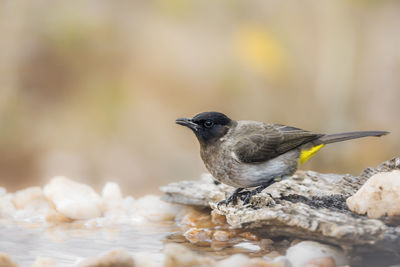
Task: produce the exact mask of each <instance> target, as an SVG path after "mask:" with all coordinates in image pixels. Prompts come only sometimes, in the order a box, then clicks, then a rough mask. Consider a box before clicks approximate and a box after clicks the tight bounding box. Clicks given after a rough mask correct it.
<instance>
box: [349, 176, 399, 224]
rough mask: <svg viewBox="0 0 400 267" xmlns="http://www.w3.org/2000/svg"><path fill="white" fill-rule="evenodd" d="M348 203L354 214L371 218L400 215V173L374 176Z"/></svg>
mask: <svg viewBox="0 0 400 267" xmlns="http://www.w3.org/2000/svg"><path fill="white" fill-rule="evenodd" d="M346 203H347V206H348V207H349V209H350V210H352V211H353V212H356V213H358V214H365V213H367V214H368V217H370V218H379V217H382V216H385V215H387V216H395V215H400V171H399V170H394V171H391V172H384V173H377V174H375V175H373V176H372V177H371V178H369V179H368V181H367V182H366V183H365V184H364V185H363V186H362V187H361V188H360V189H359V190H358V191H357V193H355V194H354V195H353V196H351V197H349V198H348V199H347V200H346Z"/></svg>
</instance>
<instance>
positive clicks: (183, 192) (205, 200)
mask: <svg viewBox="0 0 400 267" xmlns="http://www.w3.org/2000/svg"><path fill="white" fill-rule="evenodd" d="M215 186H216V185H215V183H214V179H213V177H212V176H211V175H210V174H203V175H202V178H201V180H200V181H197V182H196V181H182V182H178V183H171V184H169V185H167V186H162V187H160V190H161V191H162V192H164V195H163V196H162V200H165V201H167V202H171V203H179V204H186V205H193V206H208V205H209V202H210V201H220V200H222V199H223V198H224V197H225V194H224V192H223V191H220V190H215ZM220 186H221V187H224V186H225V185H223V184H221V185H220ZM226 188H227V189H228V188H229V186H226Z"/></svg>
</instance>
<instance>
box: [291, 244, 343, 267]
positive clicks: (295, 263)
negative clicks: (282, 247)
mask: <svg viewBox="0 0 400 267" xmlns="http://www.w3.org/2000/svg"><path fill="white" fill-rule="evenodd" d="M286 257H287V259H288V260H289V262H290V263H291V264H292V267H304V266H308V265H306V264H309V263H313V261H314V260H316V259H322V258H324V259H325V258H329V257H331V258H332V259H333V260H334V263H335V264H337V265H339V266H340V265H347V264H348V261H347V258H346V256H345V254H344V252H343V250H341V249H339V248H336V247H333V246H330V245H326V244H321V243H318V242H314V241H303V242H300V243H298V244H296V245H294V246H292V247H290V248H289V249H288V250H287V251H286ZM317 262H318V261H317ZM323 262H325V263H326V264H328V263H329V262H328V260H323ZM314 263H315V262H314ZM316 266H319V265H316ZM321 266H325V265H321ZM327 266H330V265H327ZM334 266H335V265H334Z"/></svg>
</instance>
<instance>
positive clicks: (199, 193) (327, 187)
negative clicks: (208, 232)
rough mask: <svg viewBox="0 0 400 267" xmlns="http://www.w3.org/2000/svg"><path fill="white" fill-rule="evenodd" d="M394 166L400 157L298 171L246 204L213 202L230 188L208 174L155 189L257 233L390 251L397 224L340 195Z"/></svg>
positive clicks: (395, 248) (399, 240)
mask: <svg viewBox="0 0 400 267" xmlns="http://www.w3.org/2000/svg"><path fill="white" fill-rule="evenodd" d="M396 169H397V170H398V169H400V158H394V159H392V160H390V161H387V162H384V163H382V164H381V165H380V166H379V167H377V168H367V169H366V170H365V171H364V172H363V173H362V174H361V175H360V176H358V177H354V176H351V175H337V174H320V173H316V172H312V171H307V172H302V171H299V172H297V174H295V175H294V176H293V177H292V178H291V179H288V180H285V181H282V182H279V183H275V184H273V185H271V186H270V187H268V188H267V189H265V190H264V191H263V192H262V193H261V194H259V195H257V196H254V197H253V198H252V199H251V202H250V204H249V205H246V206H244V205H243V202H242V201H241V200H239V201H238V203H237V204H236V205H233V204H230V205H229V206H225V205H221V206H219V207H218V206H217V203H218V201H220V200H222V199H225V198H226V197H228V196H229V195H230V194H231V192H232V191H233V190H234V189H233V188H232V187H229V186H227V185H223V184H216V183H215V182H214V181H213V179H212V177H211V176H210V175H208V176H203V178H202V179H201V180H200V181H184V182H178V183H172V184H170V185H167V186H164V187H162V188H161V190H162V191H163V192H164V193H165V194H164V196H163V199H164V200H166V201H169V202H173V203H178V204H188V205H199V206H209V207H211V208H212V209H213V210H214V212H216V213H218V214H220V215H225V216H226V219H227V222H228V223H229V224H230V225H231V226H233V227H235V228H244V229H248V230H251V231H253V232H255V233H257V234H258V235H259V236H261V237H266V238H269V237H276V236H291V237H298V238H304V239H309V240H310V239H311V240H317V241H322V242H325V243H330V244H334V245H338V246H340V247H342V248H343V249H344V250H345V251H352V252H354V253H355V252H358V253H362V252H368V251H374V252H376V251H385V252H388V253H390V254H391V255H393V254H392V253H394V254H396V253H398V252H399V247H400V227H395V226H390V225H387V224H385V222H384V221H382V220H376V219H369V218H367V217H366V216H360V215H357V214H354V213H352V212H351V211H350V210H349V209H348V207H347V205H346V199H347V198H348V197H350V196H352V195H354V194H355V193H356V191H357V190H358V189H359V188H360V187H361V186H362V185H363V184H364V183H365V182H366V181H367V180H368V179H369V178H370V177H371V176H372V175H374V174H376V173H380V172H390V171H392V170H396ZM397 257H399V256H398V255H397Z"/></svg>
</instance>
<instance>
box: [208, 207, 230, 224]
mask: <svg viewBox="0 0 400 267" xmlns="http://www.w3.org/2000/svg"><path fill="white" fill-rule="evenodd" d="M211 221H212V223H213V224H215V225H226V224H227V222H226V217H225V216H224V215H221V214H218V213H217V212H216V211H215V210H212V211H211Z"/></svg>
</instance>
